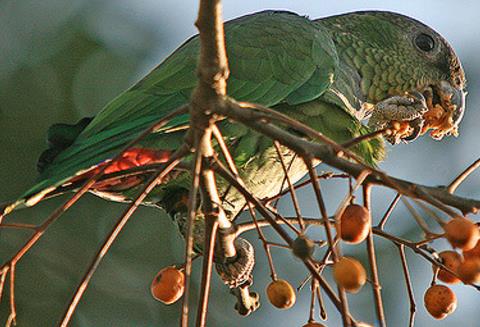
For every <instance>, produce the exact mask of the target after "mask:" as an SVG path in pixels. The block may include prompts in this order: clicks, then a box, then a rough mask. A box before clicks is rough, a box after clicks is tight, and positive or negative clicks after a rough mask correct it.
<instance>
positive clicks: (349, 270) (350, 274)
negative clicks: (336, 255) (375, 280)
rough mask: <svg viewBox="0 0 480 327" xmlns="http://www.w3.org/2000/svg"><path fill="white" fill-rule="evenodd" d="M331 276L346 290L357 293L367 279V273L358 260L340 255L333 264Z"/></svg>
mask: <svg viewBox="0 0 480 327" xmlns="http://www.w3.org/2000/svg"><path fill="white" fill-rule="evenodd" d="M333 278H334V279H335V281H336V282H337V284H338V285H339V286H341V287H343V288H344V289H345V290H346V291H347V292H350V293H357V292H358V291H359V290H360V289H361V288H362V286H363V285H364V284H365V282H366V281H367V273H366V271H365V268H363V266H362V264H361V263H360V262H359V261H358V260H356V259H353V258H349V257H342V258H341V259H340V260H338V261H337V262H335V264H334V265H333Z"/></svg>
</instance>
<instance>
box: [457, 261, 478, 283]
mask: <svg viewBox="0 0 480 327" xmlns="http://www.w3.org/2000/svg"><path fill="white" fill-rule="evenodd" d="M458 276H459V277H460V278H461V280H462V281H463V282H464V283H471V284H475V283H480V259H478V258H470V259H465V261H464V262H462V264H461V265H460V266H459V267H458Z"/></svg>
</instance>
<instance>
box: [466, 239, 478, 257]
mask: <svg viewBox="0 0 480 327" xmlns="http://www.w3.org/2000/svg"><path fill="white" fill-rule="evenodd" d="M463 257H464V258H465V259H473V258H477V259H480V241H478V242H477V245H475V247H474V248H473V249H471V250H468V251H463Z"/></svg>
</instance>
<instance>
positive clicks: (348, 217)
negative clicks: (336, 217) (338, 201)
mask: <svg viewBox="0 0 480 327" xmlns="http://www.w3.org/2000/svg"><path fill="white" fill-rule="evenodd" d="M370 224H371V217H370V212H369V211H368V210H367V208H365V207H363V206H360V205H358V204H350V205H348V206H347V207H346V208H345V211H344V212H343V214H342V215H341V217H340V237H341V238H342V240H344V241H345V242H348V243H352V244H358V243H360V242H362V241H363V240H364V239H365V238H366V237H367V236H368V232H369V231H370Z"/></svg>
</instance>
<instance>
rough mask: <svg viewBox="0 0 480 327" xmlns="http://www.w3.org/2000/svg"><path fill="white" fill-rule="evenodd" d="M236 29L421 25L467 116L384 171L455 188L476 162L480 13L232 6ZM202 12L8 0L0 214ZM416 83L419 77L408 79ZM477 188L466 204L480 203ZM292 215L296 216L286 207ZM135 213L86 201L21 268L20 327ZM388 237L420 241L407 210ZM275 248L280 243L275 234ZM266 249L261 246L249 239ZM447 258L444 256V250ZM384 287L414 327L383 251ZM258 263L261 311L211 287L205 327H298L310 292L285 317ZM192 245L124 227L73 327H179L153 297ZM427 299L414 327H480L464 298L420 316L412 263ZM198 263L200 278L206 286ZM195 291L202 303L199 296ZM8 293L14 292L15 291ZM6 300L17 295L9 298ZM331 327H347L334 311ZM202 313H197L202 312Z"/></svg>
mask: <svg viewBox="0 0 480 327" xmlns="http://www.w3.org/2000/svg"><path fill="white" fill-rule="evenodd" d="M224 6H225V17H226V19H230V18H233V17H237V16H240V15H243V14H247V13H250V12H253V11H258V10H262V9H267V8H278V9H290V10H293V11H296V12H298V13H301V14H307V15H309V16H310V17H320V16H327V15H331V14H336V13H342V12H346V11H352V10H358V9H388V10H392V11H398V12H401V13H404V14H407V15H410V16H413V17H416V18H418V19H420V20H422V21H424V22H426V23H427V24H429V25H430V26H432V27H434V28H435V29H437V30H438V31H439V32H440V33H442V34H443V35H444V36H445V37H446V38H447V39H448V40H450V41H451V43H452V44H453V46H454V48H455V49H456V50H457V52H458V54H459V56H460V58H461V59H462V62H463V63H464V66H465V70H466V71H467V77H468V79H469V92H470V95H469V97H468V104H467V109H468V110H467V113H466V116H465V119H464V122H463V124H462V125H461V134H460V137H458V138H450V139H448V140H444V141H443V142H435V141H432V140H430V139H427V138H423V139H421V140H419V141H417V142H415V143H414V144H411V145H408V146H404V145H400V146H396V147H394V148H391V150H390V155H389V158H388V160H387V161H386V162H385V163H384V164H383V165H382V168H383V169H385V170H387V171H389V172H390V173H392V174H393V175H395V176H399V177H403V178H408V179H410V180H415V181H418V182H422V183H427V184H431V185H437V184H446V183H448V182H449V181H450V180H451V179H452V178H453V177H454V176H455V175H456V173H458V172H459V171H460V170H462V169H463V168H464V167H465V166H467V165H468V164H469V163H470V162H472V161H473V160H475V159H476V158H477V157H478V156H479V154H480V151H479V147H478V142H479V136H480V134H479V129H478V126H477V122H478V121H480V113H479V111H478V110H477V107H478V105H479V102H480V101H479V91H480V89H479V87H478V76H479V74H480V64H479V62H478V59H477V58H478V52H479V51H480V44H479V42H478V31H479V29H480V21H479V20H478V17H477V14H476V13H477V12H478V10H479V9H480V5H479V4H478V3H477V2H475V1H463V2H461V3H460V2H456V3H455V4H454V3H453V2H447V1H443V2H439V1H435V0H430V1H422V2H419V1H403V2H394V1H391V2H388V1H387V2H385V1H353V0H350V1H331V2H329V3H325V2H319V1H313V0H312V1H307V0H302V1H298V0H297V1H273V0H272V1H261V2H259V1H254V0H244V1H241V2H234V1H225V4H224ZM196 10H197V2H196V1H192V0H188V1H174V0H161V1H158V0H157V1H154V0H115V1H113V0H111V1H107V0H105V1H94V0H70V1H65V0H42V1H34V0H15V1H13V0H3V1H1V2H0V150H1V154H2V155H1V159H0V168H1V169H0V202H3V201H6V200H9V199H13V198H15V197H16V196H17V195H19V194H20V193H22V192H23V191H24V190H25V189H26V188H28V187H29V186H31V185H32V183H33V182H34V179H35V177H36V168H35V164H36V160H37V157H38V156H39V154H40V153H41V152H42V150H44V149H45V147H46V144H45V132H46V130H47V128H48V127H49V126H50V125H51V124H52V123H56V122H65V123H73V122H76V121H77V120H78V119H80V118H82V117H84V116H91V115H94V114H95V113H96V112H98V111H99V110H100V109H101V108H102V107H103V106H104V105H105V104H106V103H107V102H108V101H109V100H110V99H112V98H113V97H114V96H115V95H117V94H118V93H119V92H121V91H122V90H124V89H125V88H127V87H128V86H129V85H131V84H132V83H134V82H135V81H136V80H138V79H139V78H140V77H142V76H143V75H144V74H146V73H147V72H148V71H149V70H150V69H151V68H153V67H154V66H155V65H156V64H158V63H159V62H160V61H161V60H162V59H163V58H165V56H167V55H168V54H169V53H170V52H171V51H173V50H174V49H175V48H176V47H177V46H178V45H179V44H181V43H182V42H183V41H184V40H185V39H186V38H188V37H189V36H190V35H192V34H194V33H195V29H194V26H193V22H194V20H195V15H196ZM412 69H414V67H412ZM479 182H480V178H479V176H478V174H477V175H476V176H474V177H473V178H472V179H470V180H469V181H468V182H467V183H465V185H463V186H462V188H461V189H460V190H459V192H460V193H461V194H463V195H468V196H471V197H476V198H480V190H479V188H478V185H479ZM325 189H326V192H327V194H326V199H327V203H328V209H329V211H331V212H333V211H334V210H335V207H336V205H337V204H338V202H339V201H340V200H341V199H342V197H343V196H344V194H345V191H346V186H345V185H344V184H342V183H337V182H328V183H327V185H326V186H325ZM301 196H302V202H303V205H304V213H305V214H306V215H318V212H317V209H316V207H315V203H314V201H312V199H313V198H312V193H311V191H310V190H304V191H302V192H301ZM392 196H393V194H392V193H391V192H389V191H387V190H383V189H380V190H377V191H376V193H375V196H374V203H375V206H374V219H378V218H379V217H380V216H381V214H382V212H383V210H384V209H385V206H386V205H387V202H388V201H389V200H390V199H391V198H392ZM64 199H65V198H62V199H54V200H51V201H48V202H47V203H42V204H41V205H39V206H38V207H36V208H35V209H32V210H23V211H20V212H18V213H16V214H15V215H12V216H11V217H9V218H8V219H12V221H17V222H28V223H33V222H37V223H38V222H40V221H42V220H43V219H44V218H45V217H46V216H47V215H48V214H49V213H50V212H51V211H52V209H53V208H55V207H56V206H57V205H58V204H60V203H61V202H62V201H63V200H64ZM280 207H281V209H282V210H283V211H284V212H287V213H288V212H293V210H292V208H291V205H290V203H289V202H288V201H287V200H285V201H282V202H281V203H280ZM124 208H125V206H124V205H122V204H114V203H108V202H105V201H103V200H100V199H97V198H95V197H93V196H90V195H88V196H85V197H84V198H83V199H82V200H81V201H80V202H79V203H78V204H77V205H75V207H74V208H73V209H72V210H70V211H69V212H68V213H67V214H65V215H64V216H63V217H62V218H61V219H60V220H59V221H58V223H56V224H54V225H53V227H52V228H51V229H50V230H49V231H48V233H47V235H46V236H45V238H43V239H42V240H41V241H40V242H39V243H38V244H37V246H35V247H34V248H33V250H32V251H31V252H30V253H29V254H27V255H26V256H25V257H24V259H23V260H22V261H21V262H20V263H19V264H18V267H17V283H16V300H17V301H16V302H17V310H18V326H21V327H24V326H35V327H37V326H41V327H42V326H53V325H55V324H56V323H57V322H58V319H59V317H60V315H61V314H62V312H63V310H64V309H65V305H66V303H67V302H68V300H69V299H70V297H71V295H72V293H73V290H74V288H75V287H76V285H77V283H78V281H79V280H80V278H81V276H82V274H83V273H84V271H85V270H86V268H87V265H88V263H89V261H90V260H91V258H92V257H93V255H94V254H95V251H96V249H97V247H98V246H99V244H100V243H101V242H102V240H103V238H104V237H105V235H106V233H108V231H109V230H110V228H111V226H112V225H113V224H114V222H115V220H116V218H117V217H118V215H119V214H120V213H121V212H122V210H123V209H124ZM392 220H393V221H394V222H393V223H392V224H390V225H388V228H389V229H390V230H391V231H393V232H395V233H397V234H405V235H407V234H408V236H409V237H418V231H416V230H415V225H414V223H413V221H412V219H411V218H409V217H408V214H407V213H406V212H405V210H404V208H402V207H401V206H400V207H399V209H398V210H397V211H395V215H394V216H393V217H392ZM269 235H272V236H273V234H271V233H269ZM27 236H28V232H23V231H13V230H0V262H3V261H4V260H6V259H7V258H8V257H9V256H10V255H11V254H12V251H14V250H15V249H16V248H18V246H19V245H20V244H21V243H22V242H23V241H24V240H25V239H26V237H27ZM249 236H250V239H251V240H252V241H253V242H254V243H255V244H256V245H259V244H258V241H257V240H256V237H255V235H253V234H251V235H249ZM436 245H438V246H439V248H442V247H443V248H444V247H446V245H445V244H443V243H437V244H436ZM377 247H378V253H379V267H380V277H381V279H382V281H383V294H384V297H385V308H386V312H387V318H388V322H389V326H406V325H407V321H408V300H407V297H406V291H405V287H404V285H403V279H402V275H401V266H400V262H399V260H398V256H397V252H396V248H395V247H393V246H392V245H391V244H388V243H386V242H383V241H379V242H378V243H377ZM257 249H259V250H258V251H257V252H258V255H257V261H258V264H257V266H256V269H255V289H256V290H257V291H259V292H260V294H261V296H262V299H263V302H262V307H261V308H260V309H259V311H258V312H256V313H255V314H253V315H251V316H250V317H247V318H241V317H240V316H238V315H237V314H236V313H235V311H234V310H233V305H234V298H233V297H232V296H230V295H229V294H228V290H227V289H226V288H225V287H223V285H221V283H220V281H219V279H218V278H217V277H216V276H215V277H214V283H213V292H212V297H211V306H210V313H209V320H208V321H209V326H287V327H290V326H301V325H302V324H303V323H304V322H305V321H306V319H307V314H308V302H309V299H308V293H309V292H308V290H307V289H305V290H304V291H303V292H301V293H300V294H299V298H298V302H297V304H296V306H295V307H294V308H293V309H291V310H288V311H278V310H275V309H274V308H273V307H272V306H271V305H270V304H269V303H268V302H267V301H266V299H265V295H264V292H263V289H264V288H265V285H266V284H267V283H268V275H269V273H268V269H267V265H266V260H265V257H264V255H263V253H262V252H261V250H260V249H261V247H260V246H257ZM364 250H365V249H364V247H363V246H358V247H347V248H346V251H347V253H350V254H354V255H356V256H358V257H360V258H363V260H365V253H364V252H365V251H364ZM182 255H183V242H182V240H181V239H180V238H179V237H178V235H177V233H176V229H175V227H174V226H173V224H172V223H171V221H170V220H169V218H168V217H166V216H165V215H164V214H163V213H161V212H158V211H154V210H151V209H145V208H142V209H141V210H139V211H138V212H137V213H136V214H135V216H134V218H133V219H132V221H131V222H130V223H129V225H127V227H126V228H125V231H124V232H123V234H122V235H121V236H120V237H119V239H118V242H116V243H115V244H114V246H113V249H112V251H111V252H110V253H109V254H108V255H107V257H106V259H105V260H104V262H103V263H102V265H101V266H100V268H99V270H98V272H97V274H96V275H95V276H94V278H93V280H92V283H91V285H90V287H89V289H88V290H87V292H86V294H85V296H84V298H83V300H82V302H81V304H80V305H79V308H78V310H77V313H76V314H75V318H74V320H73V323H72V326H175V325H177V324H178V316H179V313H180V305H179V304H175V305H172V306H168V307H166V306H163V305H161V304H159V303H158V302H156V301H155V300H153V299H152V298H151V296H150V294H149V284H150V282H151V280H152V278H153V277H154V275H155V273H156V272H157V271H158V270H159V269H160V268H162V267H163V266H165V265H169V264H172V263H180V262H181V261H182ZM274 259H275V262H276V263H277V266H278V270H279V274H280V276H281V277H282V278H286V279H288V280H290V281H291V282H292V284H294V285H297V284H298V283H299V282H300V281H301V280H302V279H303V278H304V276H305V274H306V272H305V269H304V268H303V266H302V265H301V264H300V263H299V262H297V261H296V260H295V259H293V257H292V256H291V255H290V254H289V253H285V252H284V251H282V250H274ZM408 259H409V262H410V264H411V270H412V273H413V278H414V288H415V291H416V295H417V304H418V308H417V310H418V315H417V324H418V326H430V325H433V324H434V323H435V325H436V326H451V325H452V324H453V323H463V324H464V325H465V326H474V325H477V324H478V321H477V320H478V319H477V318H478V312H477V308H478V305H479V304H480V297H479V294H478V292H476V291H474V290H473V289H472V288H467V287H464V286H454V287H453V289H454V291H455V292H456V293H457V296H458V298H459V307H458V309H457V312H456V313H455V314H454V315H452V316H451V317H449V318H447V319H446V320H444V321H442V322H438V323H437V322H435V321H434V320H433V319H432V318H430V317H429V316H428V315H427V314H426V312H425V310H424V309H423V306H422V297H423V292H424V290H425V289H426V288H427V287H428V284H429V282H430V278H431V270H430V267H429V265H428V264H427V263H426V262H424V261H422V260H420V259H418V258H416V257H414V256H412V255H411V254H410V253H409V255H408ZM198 266H199V265H198V263H197V264H196V265H195V276H196V277H198V268H199V267H198ZM197 288H198V285H197V284H196V283H195V284H194V287H193V290H194V291H197V290H198V289H197ZM6 291H8V288H7V289H6ZM5 295H7V294H5ZM350 302H351V307H352V311H353V312H354V314H355V315H356V316H358V317H359V318H360V319H362V320H366V321H372V320H373V319H374V309H373V305H372V301H371V290H370V288H369V287H366V288H364V289H363V290H362V291H361V292H360V294H359V295H356V296H352V297H350ZM328 308H329V312H330V317H329V322H328V325H329V326H338V325H339V324H340V322H339V320H338V318H339V317H338V315H337V314H336V313H335V311H334V309H333V308H332V307H331V306H330V305H328ZM192 309H195V308H194V307H192ZM8 312H9V311H8V301H6V299H5V298H4V299H3V301H2V304H1V306H0V323H3V321H4V320H5V319H6V317H7V316H8Z"/></svg>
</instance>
